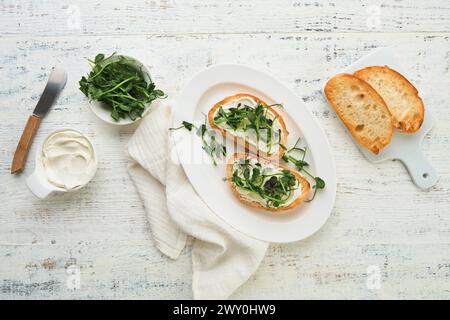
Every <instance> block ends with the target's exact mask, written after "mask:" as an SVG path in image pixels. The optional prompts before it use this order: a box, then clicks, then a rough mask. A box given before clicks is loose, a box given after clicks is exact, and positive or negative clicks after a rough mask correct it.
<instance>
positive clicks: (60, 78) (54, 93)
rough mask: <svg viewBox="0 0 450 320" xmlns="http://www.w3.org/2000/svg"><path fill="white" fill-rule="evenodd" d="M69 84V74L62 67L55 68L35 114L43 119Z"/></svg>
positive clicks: (35, 109)
mask: <svg viewBox="0 0 450 320" xmlns="http://www.w3.org/2000/svg"><path fill="white" fill-rule="evenodd" d="M66 82H67V73H66V71H65V70H64V69H62V68H61V67H55V68H53V71H52V72H51V73H50V76H49V78H48V81H47V85H46V86H45V89H44V92H43V93H42V95H41V97H40V99H39V101H38V103H37V105H36V107H35V108H34V111H33V114H34V115H36V116H38V117H39V118H43V117H44V116H45V115H46V114H47V112H48V110H50V107H51V106H52V105H53V103H54V102H55V100H56V98H57V97H58V95H59V93H60V92H61V90H62V89H63V88H64V86H65V85H66Z"/></svg>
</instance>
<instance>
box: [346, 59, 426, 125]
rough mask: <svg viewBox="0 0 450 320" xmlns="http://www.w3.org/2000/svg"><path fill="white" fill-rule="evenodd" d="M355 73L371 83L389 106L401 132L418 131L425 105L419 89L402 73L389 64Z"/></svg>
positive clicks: (395, 123)
mask: <svg viewBox="0 0 450 320" xmlns="http://www.w3.org/2000/svg"><path fill="white" fill-rule="evenodd" d="M354 75H355V76H356V77H358V78H360V79H362V80H364V81H366V82H367V83H369V84H370V85H371V86H372V87H373V88H374V89H375V90H377V91H378V93H379V94H380V96H381V97H382V98H383V100H384V102H386V105H387V106H388V108H389V111H390V112H391V114H392V117H393V121H394V126H395V127H396V128H397V129H398V130H399V131H401V132H416V131H417V130H419V128H420V126H421V125H422V122H423V117H424V111H425V108H424V105H423V101H422V99H421V98H420V97H419V94H418V92H417V89H416V88H414V86H413V85H412V84H411V83H410V82H409V81H408V80H407V79H406V78H405V77H404V76H402V75H401V74H400V73H398V72H397V71H395V70H392V69H390V68H389V67H387V66H384V67H381V66H373V67H367V68H364V69H361V70H358V71H356V72H355V73H354Z"/></svg>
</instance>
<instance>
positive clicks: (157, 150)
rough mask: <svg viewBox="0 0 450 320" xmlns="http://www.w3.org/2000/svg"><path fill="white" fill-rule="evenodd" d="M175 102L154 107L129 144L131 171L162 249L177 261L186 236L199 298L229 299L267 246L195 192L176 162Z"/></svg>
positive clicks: (158, 244)
mask: <svg viewBox="0 0 450 320" xmlns="http://www.w3.org/2000/svg"><path fill="white" fill-rule="evenodd" d="M172 105H173V104H172V103H170V102H163V103H158V104H156V103H155V104H154V105H153V106H152V110H151V111H150V114H148V115H147V116H146V117H145V118H144V119H142V122H141V124H140V125H139V127H138V129H137V130H136V132H135V134H134V135H133V137H132V138H131V140H130V142H129V144H128V152H129V155H130V157H131V160H130V163H129V166H128V172H129V174H130V176H131V179H132V180H133V182H134V184H135V186H136V188H137V190H138V192H139V195H140V197H141V199H142V202H143V204H144V208H145V211H146V214H147V218H148V221H149V224H150V228H151V231H152V235H153V239H154V241H155V244H156V246H157V248H158V249H159V250H160V251H161V252H162V253H164V254H165V255H167V256H169V257H170V258H172V259H176V258H177V257H178V255H179V254H180V253H181V251H182V250H183V248H184V246H185V243H186V238H187V235H189V236H192V237H194V238H195V239H196V240H195V242H194V245H193V249H192V265H193V268H192V269H193V276H192V291H193V295H194V299H226V298H227V297H229V296H230V295H231V294H232V293H233V292H234V291H235V290H236V289H237V288H238V287H239V286H240V285H242V284H243V283H244V282H245V281H247V279H248V278H249V277H250V276H251V275H252V274H253V273H254V272H255V271H256V269H257V268H258V266H259V264H260V263H261V261H262V259H263V257H264V255H265V252H266V250H267V246H268V244H267V243H266V242H263V241H259V240H255V239H253V238H251V237H249V236H247V235H245V234H243V233H241V232H239V231H237V230H235V229H233V228H232V227H231V226H229V225H228V224H226V223H225V222H224V221H223V220H221V219H220V218H219V217H218V216H216V214H215V213H214V212H212V211H211V209H210V208H209V207H208V206H207V205H206V204H205V203H204V202H203V200H202V199H201V198H200V197H199V196H198V194H197V193H196V192H195V190H194V189H193V187H192V185H191V184H190V182H189V180H188V179H187V177H186V174H185V173H184V171H183V168H182V167H181V165H180V164H179V163H178V161H173V160H174V155H175V157H176V152H174V143H173V139H172V138H171V136H170V130H169V127H170V126H171V125H172V116H173V110H172Z"/></svg>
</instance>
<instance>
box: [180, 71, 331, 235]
mask: <svg viewBox="0 0 450 320" xmlns="http://www.w3.org/2000/svg"><path fill="white" fill-rule="evenodd" d="M239 92H246V93H250V94H254V95H256V96H257V97H260V98H261V99H262V100H264V101H266V102H267V103H269V104H272V103H282V104H283V105H284V108H283V109H282V110H280V113H281V114H282V116H283V119H285V122H286V126H287V129H288V131H289V133H290V134H289V139H288V143H287V146H288V147H289V146H292V145H293V144H294V143H295V141H296V140H297V138H298V137H299V136H301V137H302V144H303V145H306V146H307V147H308V156H307V158H306V160H307V161H308V162H309V163H310V169H311V171H312V172H313V173H314V174H315V175H316V176H320V177H321V178H323V179H324V180H325V182H326V187H325V189H324V190H320V191H319V192H318V193H317V195H316V198H315V199H314V201H312V202H310V203H302V204H300V205H299V206H298V207H296V208H294V209H293V210H290V211H288V212H286V213H276V214H274V213H268V212H267V211H264V210H262V209H257V208H251V207H249V206H246V205H244V204H243V203H241V202H240V201H239V200H237V198H236V197H235V196H234V195H233V194H232V192H231V189H230V187H229V185H228V182H225V181H224V180H223V178H225V176H226V174H225V163H226V159H223V161H221V163H219V164H218V165H217V166H214V165H213V164H212V162H211V160H210V158H209V156H208V155H207V154H206V152H204V151H203V150H202V145H201V140H200V138H199V137H197V136H196V134H195V132H194V131H195V130H193V131H192V132H189V131H187V130H184V129H182V130H176V131H174V134H173V138H174V141H175V144H176V149H177V153H178V157H179V159H180V161H181V163H182V165H183V167H184V170H185V172H186V175H187V177H188V178H189V180H190V181H191V183H192V185H193V187H194V189H195V190H196V191H197V193H198V194H199V195H200V197H201V198H202V199H203V200H204V201H205V203H206V204H207V205H208V206H209V208H211V210H212V211H213V212H215V214H216V215H218V216H219V217H220V218H221V219H223V220H224V221H225V222H227V223H228V224H229V225H231V226H232V227H234V228H235V229H237V230H239V231H241V232H243V233H245V234H247V235H249V236H251V237H253V238H256V239H260V240H264V241H270V242H293V241H298V240H302V239H304V238H306V237H308V236H310V235H312V234H313V233H315V232H316V231H317V230H319V229H320V227H322V225H323V224H324V223H325V222H326V220H327V219H328V217H329V216H330V213H331V210H332V208H333V204H334V199H335V195H336V175H335V167H334V162H333V159H332V157H331V152H330V148H329V144H328V140H327V138H326V136H325V133H324V132H323V130H322V129H321V128H320V127H319V125H318V124H317V123H316V120H315V119H314V118H313V116H312V114H311V113H310V112H309V110H308V109H307V108H306V106H305V105H304V104H303V102H302V101H301V100H300V99H299V98H298V97H297V96H296V95H295V94H294V93H293V92H292V91H290V90H289V89H288V88H287V87H285V86H284V85H283V84H281V83H280V82H278V81H277V80H275V79H274V78H272V77H271V76H269V75H267V74H265V73H263V72H261V71H258V70H255V69H252V68H250V67H246V66H241V65H233V64H224V65H216V66H213V67H210V68H207V69H205V70H203V71H201V72H200V73H198V74H197V75H195V76H194V77H193V78H192V79H191V80H190V81H189V83H188V84H187V85H186V87H185V88H184V90H183V91H182V93H181V94H180V96H179V98H178V100H177V103H176V108H175V115H174V123H173V126H174V127H176V126H179V125H180V124H181V122H182V121H188V122H191V123H194V124H196V125H199V124H201V123H202V122H203V121H204V118H205V114H207V113H208V111H209V109H210V108H211V107H212V106H213V105H214V104H215V103H217V102H218V101H220V100H222V99H223V98H225V97H227V96H230V95H233V94H236V93H239ZM218 137H219V136H218ZM227 150H228V154H227V158H228V157H230V156H231V155H232V153H233V152H234V151H241V150H239V149H238V150H236V148H235V147H234V146H233V143H232V142H230V141H227ZM313 184H314V182H312V183H311V185H313ZM311 194H312V193H311Z"/></svg>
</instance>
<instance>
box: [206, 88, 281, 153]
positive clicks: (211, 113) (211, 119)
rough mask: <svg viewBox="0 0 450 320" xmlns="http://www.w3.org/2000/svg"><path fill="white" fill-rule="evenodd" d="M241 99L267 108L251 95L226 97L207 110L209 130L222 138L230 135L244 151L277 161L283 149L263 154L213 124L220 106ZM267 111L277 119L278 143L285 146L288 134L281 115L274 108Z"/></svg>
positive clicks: (279, 148) (243, 94) (253, 146)
mask: <svg viewBox="0 0 450 320" xmlns="http://www.w3.org/2000/svg"><path fill="white" fill-rule="evenodd" d="M242 97H250V98H252V99H253V100H255V101H256V102H257V103H258V102H259V103H261V104H262V105H263V106H267V103H266V102H264V101H262V100H261V99H259V98H258V97H256V96H254V95H251V94H248V93H237V94H235V95H232V96H229V97H226V98H225V99H223V100H221V101H219V102H217V103H216V104H215V105H214V106H213V107H212V108H211V109H210V110H209V112H208V122H209V125H210V126H211V128H213V129H214V130H216V131H217V132H219V133H220V134H222V136H224V137H230V135H231V136H232V137H233V140H234V141H235V142H236V143H238V144H239V145H241V146H242V147H244V148H245V150H246V151H251V152H253V153H255V154H257V155H260V156H263V157H266V158H268V159H279V158H281V157H282V156H283V154H284V152H285V150H284V149H283V148H281V147H278V152H276V153H273V154H270V155H269V154H267V153H266V152H263V151H261V150H257V148H256V146H255V145H253V144H251V143H249V142H246V141H245V140H244V139H243V138H241V137H238V136H236V135H234V134H233V132H230V131H229V132H228V134H226V131H228V130H224V129H223V128H221V127H219V126H217V125H216V124H215V123H214V114H215V113H216V111H217V109H219V108H220V106H222V105H224V104H226V103H228V102H230V101H233V100H236V99H239V98H242ZM269 110H270V112H272V113H273V114H274V115H275V116H276V117H277V120H278V122H279V123H280V126H281V139H280V142H281V144H283V145H284V146H285V145H286V142H287V138H288V135H289V132H288V130H287V128H286V124H285V123H284V120H283V118H282V117H281V115H280V114H279V113H278V112H277V111H276V110H275V108H272V107H269Z"/></svg>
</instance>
